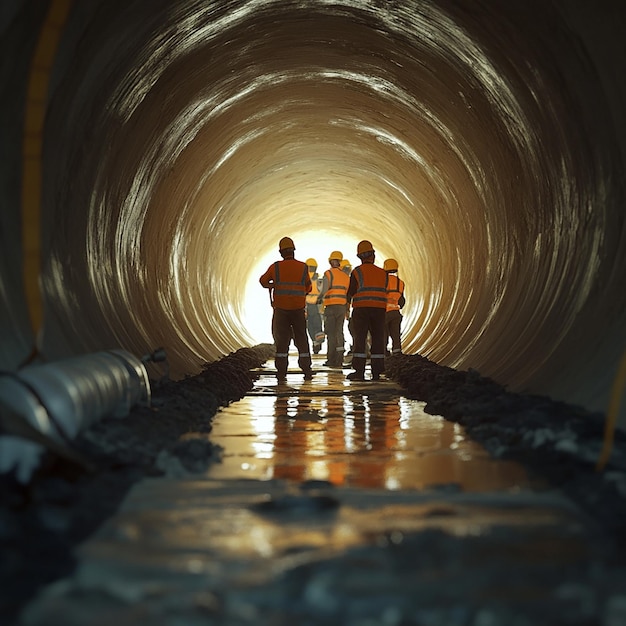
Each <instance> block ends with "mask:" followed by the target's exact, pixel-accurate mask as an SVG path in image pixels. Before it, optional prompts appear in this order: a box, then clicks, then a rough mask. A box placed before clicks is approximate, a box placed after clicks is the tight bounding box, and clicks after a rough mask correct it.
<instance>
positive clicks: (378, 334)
mask: <svg viewBox="0 0 626 626" xmlns="http://www.w3.org/2000/svg"><path fill="white" fill-rule="evenodd" d="M385 314H386V311H385V309H382V308H375V307H354V308H353V309H352V323H353V325H354V347H353V348H352V367H353V368H354V370H355V371H356V373H357V374H359V375H361V376H362V375H363V373H364V372H365V362H366V359H367V352H366V350H367V348H366V344H367V333H368V332H369V333H370V335H371V337H372V347H371V355H370V356H371V359H372V376H375V377H376V376H378V375H379V374H382V373H383V372H384V371H385V337H386V328H385Z"/></svg>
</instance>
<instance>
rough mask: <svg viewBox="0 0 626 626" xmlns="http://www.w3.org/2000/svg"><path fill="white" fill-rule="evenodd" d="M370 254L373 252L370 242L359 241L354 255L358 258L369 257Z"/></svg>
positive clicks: (365, 240)
mask: <svg viewBox="0 0 626 626" xmlns="http://www.w3.org/2000/svg"><path fill="white" fill-rule="evenodd" d="M372 252H374V246H372V244H371V242H369V241H367V239H364V240H363V241H359V245H358V246H357V247H356V255H357V256H358V257H360V256H361V255H366V256H369V254H371V253H372ZM368 253H369V254H368Z"/></svg>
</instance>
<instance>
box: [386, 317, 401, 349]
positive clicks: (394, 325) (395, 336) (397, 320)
mask: <svg viewBox="0 0 626 626" xmlns="http://www.w3.org/2000/svg"><path fill="white" fill-rule="evenodd" d="M385 325H386V331H387V336H386V339H385V350H387V349H388V346H389V339H391V354H402V344H401V342H400V327H401V325H402V313H400V311H397V310H396V311H387V315H386V316H385Z"/></svg>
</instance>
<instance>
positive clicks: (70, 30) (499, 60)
mask: <svg viewBox="0 0 626 626" xmlns="http://www.w3.org/2000/svg"><path fill="white" fill-rule="evenodd" d="M59 5H65V8H66V13H64V14H63V18H62V19H60V18H58V15H60V14H61V13H62V11H61V9H62V8H63V7H61V9H59ZM55 10H57V11H58V12H57V13H54V11H55ZM51 15H52V21H50V16H51ZM55 15H56V16H57V19H56V22H55V21H54V19H55ZM46 20H48V22H47V23H48V25H49V26H50V25H52V26H51V27H52V28H53V29H54V28H56V29H57V31H58V44H57V45H56V46H49V50H48V59H49V67H50V69H49V82H48V84H47V92H46V93H44V94H39V97H40V100H41V103H42V108H43V112H44V118H43V119H44V123H43V125H42V128H41V129H40V139H41V194H40V196H39V198H40V200H39V207H38V209H39V212H38V214H37V215H36V218H37V219H36V220H34V221H33V220H32V219H31V217H30V216H29V214H28V213H26V212H25V211H24V191H23V190H24V188H25V187H24V185H25V184H26V183H24V172H25V168H24V162H23V156H24V146H25V143H24V142H25V139H24V137H25V135H24V132H25V130H24V129H25V124H26V125H27V124H28V119H27V114H26V112H27V111H28V106H29V101H28V98H29V96H28V89H27V87H28V84H29V79H31V78H32V76H33V72H34V71H35V72H36V71H37V67H36V66H34V65H33V63H32V59H33V54H34V51H35V49H36V47H37V45H38V44H40V45H41V44H42V39H41V37H42V33H45V31H44V30H43V28H44V25H45V24H46ZM625 27H626V8H625V6H624V4H623V3H622V2H620V1H616V0H600V1H598V2H593V3H591V2H587V1H585V0H528V1H525V2H509V1H508V0H475V1H472V2H459V1H454V0H438V1H436V2H434V1H432V0H423V1H416V2H410V3H409V2H403V1H392V0H343V1H334V0H298V1H292V0H234V1H223V2H222V1H220V2H217V1H199V0H177V1H176V2H172V1H171V0H124V1H121V0H107V1H104V0H93V1H91V2H74V3H72V2H68V1H67V0H65V2H58V1H56V0H51V1H50V2H37V3H32V2H28V1H25V0H24V1H23V0H11V1H8V2H3V3H2V8H1V9H0V28H1V32H0V46H1V48H0V51H1V56H2V61H1V68H2V69H1V73H0V84H1V86H2V87H1V88H2V91H3V94H4V97H3V99H2V107H3V115H2V118H1V120H0V124H1V133H2V136H3V141H2V142H1V144H2V151H3V153H2V159H1V161H0V163H1V166H0V185H1V188H0V198H2V203H3V206H2V211H1V214H2V217H1V218H0V219H1V220H2V222H1V225H2V231H1V237H2V244H1V245H2V250H3V254H2V255H1V257H0V258H1V259H2V261H1V262H2V266H1V275H2V282H1V285H2V290H1V292H0V298H1V299H2V307H1V308H2V319H1V321H0V325H1V328H2V337H1V345H2V348H1V349H0V366H2V367H3V368H5V369H7V368H15V367H17V365H18V364H19V363H20V362H22V361H23V360H24V358H25V357H26V355H27V354H28V353H29V352H30V350H31V347H32V344H33V342H34V341H35V340H34V334H33V330H32V328H31V324H30V323H29V301H28V298H27V292H26V290H25V286H24V282H25V278H24V276H23V274H22V272H21V271H20V267H21V266H22V259H23V257H24V246H25V244H24V243H23V239H24V233H28V232H30V233H31V235H32V232H33V231H34V232H35V237H38V238H39V239H38V240H39V250H40V259H41V266H40V272H38V273H39V280H40V285H41V301H42V303H43V322H42V324H41V327H40V328H39V329H35V330H36V331H37V332H38V341H39V343H40V346H41V352H42V354H43V355H44V356H45V357H46V358H48V359H57V358H63V357H65V356H69V355H74V354H79V353H83V352H87V351H91V350H98V349H108V348H112V347H121V348H123V349H125V350H128V351H130V352H133V353H135V354H143V353H145V352H147V351H149V350H151V349H153V348H155V347H157V346H163V347H165V348H166V350H167V352H168V355H169V359H170V363H171V367H172V374H173V375H174V376H175V377H182V376H184V375H185V374H191V373H194V372H197V371H198V370H199V368H200V367H201V364H202V363H203V362H205V361H211V360H214V359H217V358H219V357H220V356H222V355H223V354H226V353H228V352H230V351H232V350H235V349H237V348H238V347H240V346H252V345H255V344H258V343H261V342H265V341H271V335H270V322H269V319H270V306H269V302H268V301H267V295H266V293H265V291H264V290H263V289H262V288H260V286H259V284H258V277H259V276H260V274H261V273H262V272H263V271H264V270H265V269H266V267H267V265H268V264H269V263H270V262H271V261H272V260H274V259H276V258H277V245H278V241H279V239H280V238H281V237H282V236H284V235H289V236H291V237H292V238H293V239H294V240H295V242H296V256H297V258H300V259H301V260H305V259H306V258H307V257H311V256H312V257H315V258H316V259H318V261H319V263H320V266H321V267H324V265H325V263H326V259H327V255H328V254H329V253H330V251H331V250H334V249H340V250H342V251H343V254H344V256H345V257H347V258H348V259H351V260H352V261H353V262H354V261H356V256H355V255H356V244H357V242H358V241H359V240H361V239H369V240H371V241H372V243H373V244H374V247H375V248H376V250H377V259H379V260H380V263H381V264H382V261H383V260H384V258H387V257H390V256H392V257H394V258H396V259H397V260H398V262H399V266H400V270H399V275H400V277H401V278H402V279H403V280H404V281H405V283H406V294H407V305H406V307H405V309H404V313H405V318H404V323H403V328H404V337H403V345H404V350H405V352H409V353H419V354H422V355H424V356H426V357H428V358H429V359H431V360H433V361H436V362H437V363H439V364H442V365H447V366H450V367H455V368H460V369H469V368H473V369H475V370H478V371H479V372H480V373H481V374H482V375H484V376H488V377H491V378H493V379H495V380H496V381H498V382H499V383H502V384H505V385H507V387H509V388H510V389H512V390H514V391H525V392H532V393H541V394H547V395H550V396H552V397H554V398H557V399H565V400H567V401H569V402H573V403H578V404H581V405H584V406H585V407H587V408H591V409H593V410H596V409H598V410H604V408H605V407H606V405H607V403H608V398H609V392H610V389H611V385H612V383H613V380H614V378H615V374H616V369H617V365H618V363H619V360H620V358H621V355H622V353H623V351H624V348H625V347H626V323H625V322H626V306H625V304H626V289H625V288H624V284H625V283H624V277H625V270H626V240H625V236H626V230H625V225H624V215H625V212H624V206H625V194H624V151H625V148H626V121H625V118H624V110H626V85H625V82H624V79H623V77H624V75H625V70H626V43H625V39H624V36H623V33H624V32H625ZM43 50H44V53H45V51H46V48H45V41H44V45H43ZM39 69H40V71H41V68H39ZM31 104H32V103H31ZM622 421H623V418H622Z"/></svg>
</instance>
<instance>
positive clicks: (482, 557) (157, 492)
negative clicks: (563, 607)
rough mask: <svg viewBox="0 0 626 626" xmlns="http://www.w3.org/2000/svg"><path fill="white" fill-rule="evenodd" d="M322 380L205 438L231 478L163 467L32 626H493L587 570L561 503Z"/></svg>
mask: <svg viewBox="0 0 626 626" xmlns="http://www.w3.org/2000/svg"><path fill="white" fill-rule="evenodd" d="M321 363H322V359H318V360H316V362H315V363H314V367H315V368H316V369H317V373H316V375H315V377H314V379H313V380H312V381H304V380H303V377H302V375H301V374H299V373H298V372H297V371H296V370H294V371H292V372H290V373H289V374H288V379H287V383H286V384H284V385H277V383H276V380H275V378H274V376H273V374H272V369H271V364H267V365H266V367H264V368H263V369H262V370H260V371H259V379H258V381H257V382H256V384H255V386H254V389H253V390H252V391H251V392H250V393H249V394H248V395H247V396H246V397H245V398H243V399H242V400H240V401H238V402H235V403H233V404H231V405H230V406H228V407H226V408H224V409H222V410H221V411H220V412H219V413H218V414H217V415H216V416H215V418H214V420H213V429H212V431H211V433H210V434H209V435H206V436H208V437H209V439H210V440H211V441H212V442H213V443H215V444H219V445H220V446H221V447H222V448H223V452H222V461H221V462H220V463H218V464H214V465H212V466H210V467H209V469H208V470H207V471H206V473H205V474H191V473H189V472H185V471H184V470H183V469H182V467H181V466H180V465H176V463H174V462H172V463H169V464H168V462H167V459H165V460H162V463H161V467H162V468H165V469H166V470H167V475H166V476H165V477H160V478H150V479H145V480H143V481H141V482H140V483H137V484H136V485H135V486H134V488H133V489H132V490H131V492H130V493H129V494H128V496H127V498H126V500H125V501H124V502H123V504H122V506H121V508H120V510H119V511H118V513H117V514H116V515H115V516H113V517H112V518H111V519H109V520H108V521H107V522H106V523H105V524H104V525H103V526H102V527H101V528H100V529H99V531H98V532H96V533H95V534H94V535H93V536H92V537H91V538H90V539H89V540H88V541H86V542H85V543H84V544H83V545H82V546H81V547H80V549H79V551H78V555H77V556H78V560H79V565H78V567H77V569H76V571H75V572H74V574H73V575H72V576H71V577H70V578H68V579H66V580H62V581H60V582H58V583H56V584H54V585H51V586H50V587H48V588H47V589H45V590H44V592H43V593H42V594H40V595H39V597H38V598H36V599H35V600H34V601H33V602H32V603H31V604H30V605H29V607H27V609H26V611H25V612H24V614H23V616H22V621H21V623H23V624H29V625H38V626H41V625H44V624H46V625H47V624H59V623H63V624H65V625H66V626H72V625H74V624H86V623H89V624H100V623H102V624H111V623H116V624H117V626H122V625H125V624H136V623H138V622H139V621H140V620H143V621H147V623H150V624H167V625H172V626H173V625H175V624H196V623H198V624H201V623H202V624H207V623H221V624H224V623H228V624H248V623H250V624H252V623H257V624H258V623H272V624H283V623H284V624H287V623H294V624H296V623H333V624H334V623H342V624H368V623H371V624H375V623H376V624H401V623H405V621H406V623H430V624H439V623H441V624H444V623H445V624H457V623H458V624H488V623H492V622H489V619H487V618H485V617H484V615H485V614H484V610H485V606H491V607H494V606H497V607H500V608H501V609H502V607H509V608H510V607H512V606H514V605H515V604H516V603H517V604H519V603H520V602H522V604H528V603H529V602H530V603H531V604H533V603H534V606H537V605H538V604H541V602H544V601H546V599H547V596H546V594H548V595H550V594H553V593H554V592H555V591H554V588H552V587H550V586H546V584H545V579H546V576H548V577H552V578H554V579H557V580H558V578H559V576H564V577H565V579H566V578H567V575H565V573H564V572H565V571H566V569H567V568H568V567H572V566H576V567H577V566H578V565H579V564H580V563H581V560H582V559H585V558H586V557H587V556H588V550H589V548H588V546H587V545H586V544H585V529H584V523H583V520H582V519H581V517H580V514H579V512H578V511H577V510H576V508H575V507H574V506H573V505H572V504H571V503H570V502H569V501H567V500H566V499H565V498H563V497H562V496H560V495H559V494H557V493H554V492H552V491H550V490H549V489H546V488H544V487H542V486H541V485H533V484H531V481H530V480H529V478H528V476H527V475H526V473H525V472H524V470H523V469H522V468H521V467H519V466H518V465H516V464H514V463H511V462H507V461H502V460H497V459H492V458H490V457H489V455H488V454H487V453H486V452H485V451H484V450H483V449H482V448H481V447H480V446H479V445H477V444H476V443H474V442H472V441H470V440H468V439H467V438H466V437H465V435H464V432H463V430H462V428H460V427H459V426H458V425H456V424H452V423H450V422H447V421H445V420H444V419H443V418H441V417H439V416H433V415H429V414H427V413H425V412H424V405H423V403H421V402H419V401H416V400H410V399H407V398H406V397H404V396H403V395H402V389H401V388H400V387H398V386H397V385H396V384H395V383H393V382H390V381H383V382H370V381H367V382H350V381H347V380H346V379H345V374H346V373H347V371H341V370H331V369H327V368H324V367H323V366H322V365H321ZM429 533H430V534H429ZM486 538H489V539H486ZM433 551H434V552H433ZM433 554H437V555H438V556H437V557H436V558H434V557H433ZM510 572H515V575H514V576H513V577H511V576H510V575H509V573H510ZM538 573H540V574H541V575H539V576H538V575H537V574H538ZM572 575H573V574H572ZM348 580H349V581H350V582H349V583H348V582H347V581H348ZM563 584H565V583H563ZM294 585H295V587H294ZM521 599H523V600H521ZM451 606H452V607H454V606H457V607H459V608H458V611H457V612H456V613H454V614H451V613H450V607H451ZM509 608H507V609H506V610H509ZM425 610H427V611H429V612H427V614H424V613H423V611H425ZM493 610H495V609H493ZM498 610H500V609H498ZM480 611H483V613H481V612H480ZM480 615H482V616H483V617H482V618H481V617H480ZM494 615H495V613H494ZM304 616H306V619H305V617H304ZM425 616H426V617H428V616H430V617H429V618H428V619H429V620H430V621H428V620H427V621H426V622H425V621H424V620H425V619H426V617H425ZM483 618H484V619H483ZM485 619H486V620H487V621H485ZM494 619H495V618H494ZM529 619H530V618H529ZM368 620H369V621H368ZM403 620H405V621H403ZM407 620H408V621H407ZM481 620H482V621H481ZM493 623H496V622H493ZM516 623H519V624H523V623H526V622H524V621H523V620H521V621H520V620H518V621H517V622H516ZM528 623H531V622H530V621H529V622H528Z"/></svg>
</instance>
